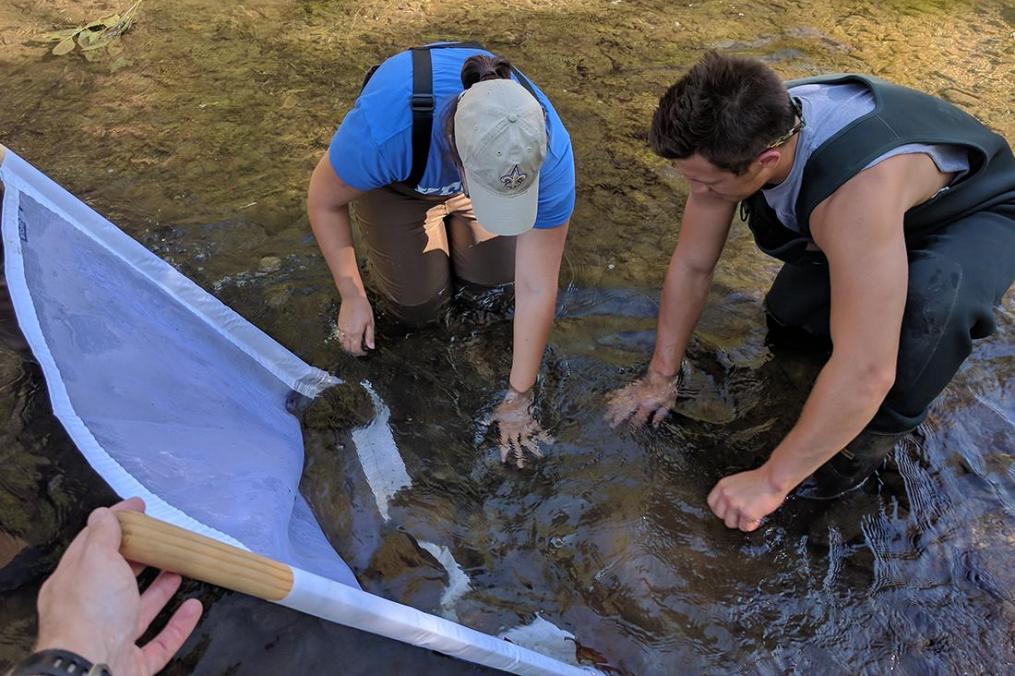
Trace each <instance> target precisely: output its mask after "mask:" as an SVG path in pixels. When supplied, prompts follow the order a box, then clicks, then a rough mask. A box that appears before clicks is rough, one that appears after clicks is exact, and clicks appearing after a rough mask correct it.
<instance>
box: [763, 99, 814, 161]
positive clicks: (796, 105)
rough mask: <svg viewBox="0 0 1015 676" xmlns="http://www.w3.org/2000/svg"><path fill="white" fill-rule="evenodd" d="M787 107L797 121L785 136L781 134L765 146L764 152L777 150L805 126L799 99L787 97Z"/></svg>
mask: <svg viewBox="0 0 1015 676" xmlns="http://www.w3.org/2000/svg"><path fill="white" fill-rule="evenodd" d="M789 105H790V108H792V109H793V113H794V115H795V116H796V119H797V122H796V124H794V125H793V127H792V128H791V129H790V130H789V131H788V132H786V133H785V134H783V135H782V136H780V137H779V138H777V139H775V140H774V141H772V142H771V143H769V144H768V145H767V146H765V150H771V149H772V148H778V147H779V146H781V145H782V144H783V143H785V142H786V141H788V140H790V139H791V138H793V135H794V134H797V133H799V132H800V130H801V129H803V128H804V127H806V126H807V123H806V122H804V110H803V106H802V105H801V104H800V99H798V98H796V97H793V96H791V97H789Z"/></svg>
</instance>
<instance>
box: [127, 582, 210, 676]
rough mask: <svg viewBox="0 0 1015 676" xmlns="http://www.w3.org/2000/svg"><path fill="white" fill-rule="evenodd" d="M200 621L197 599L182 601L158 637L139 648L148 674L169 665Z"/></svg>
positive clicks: (199, 607) (199, 608)
mask: <svg viewBox="0 0 1015 676" xmlns="http://www.w3.org/2000/svg"><path fill="white" fill-rule="evenodd" d="M199 619H201V602H200V601H198V600H197V599H187V600H186V601H184V602H183V603H182V604H181V605H180V607H179V608H177V609H176V612H175V613H173V616H172V617H171V618H169V622H168V623H166V626H165V627H163V629H162V631H160V632H159V633H158V636H156V637H155V638H153V639H152V640H151V641H150V642H149V643H148V644H147V645H145V647H143V648H141V655H142V658H143V660H144V664H145V666H146V667H147V672H146V673H149V674H155V673H158V672H159V671H162V669H163V668H164V667H165V666H166V665H167V664H169V660H170V659H172V657H173V655H175V654H176V652H177V651H178V650H179V649H180V648H181V647H182V646H183V643H184V642H185V641H186V640H187V638H188V637H189V636H190V634H191V632H193V631H194V627H196V626H197V621H198V620H199Z"/></svg>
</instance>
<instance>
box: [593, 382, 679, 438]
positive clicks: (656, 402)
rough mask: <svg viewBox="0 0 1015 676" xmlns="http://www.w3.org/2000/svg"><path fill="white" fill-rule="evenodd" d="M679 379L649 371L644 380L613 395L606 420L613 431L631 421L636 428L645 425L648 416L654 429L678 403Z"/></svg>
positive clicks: (611, 395) (608, 397)
mask: <svg viewBox="0 0 1015 676" xmlns="http://www.w3.org/2000/svg"><path fill="white" fill-rule="evenodd" d="M677 384H678V378H677V377H676V376H664V375H660V374H658V373H656V372H655V371H653V370H652V369H649V371H648V373H646V374H645V375H644V376H643V377H642V378H639V379H638V380H636V381H634V382H633V383H631V384H629V385H627V386H626V387H622V388H620V389H619V390H616V391H614V392H611V393H610V394H609V395H608V396H607V401H608V404H607V409H606V419H607V420H608V421H609V423H610V427H616V426H617V425H619V424H620V423H622V422H624V421H625V420H627V419H628V418H630V419H631V424H632V425H634V426H636V427H637V426H640V425H643V424H644V423H645V422H646V421H647V420H648V419H649V416H651V417H652V426H653V427H659V423H661V422H662V421H663V418H665V417H666V415H667V414H668V413H669V412H670V411H671V410H672V409H673V406H674V404H676V403H677Z"/></svg>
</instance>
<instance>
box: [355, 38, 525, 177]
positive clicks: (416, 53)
mask: <svg viewBox="0 0 1015 676" xmlns="http://www.w3.org/2000/svg"><path fill="white" fill-rule="evenodd" d="M449 48H454V49H484V47H483V45H481V44H479V43H478V42H439V43H435V44H429V45H423V46H422V47H413V48H412V50H411V52H412V97H411V98H410V99H409V108H410V110H412V168H411V169H410V170H409V175H408V176H407V177H406V179H405V182H406V183H407V184H409V186H410V187H412V188H413V189H415V187H416V186H417V185H419V182H420V180H421V179H422V178H423V172H424V171H426V162H427V159H429V157H430V139H431V137H432V135H433V114H434V110H435V109H436V107H437V105H436V99H435V98H434V95H433V60H432V59H431V58H430V50H433V49H449ZM377 68H378V66H374V67H373V68H371V69H370V71H369V72H367V75H366V77H365V78H364V80H363V87H366V85H367V83H368V82H369V81H370V78H371V77H372V76H373V74H374V72H375V71H376V70H377ZM511 71H512V72H513V73H514V75H515V77H516V78H518V82H519V84H521V85H522V86H523V87H525V89H526V90H528V92H529V93H530V94H532V95H533V96H536V89H535V87H533V86H532V83H531V82H530V81H529V79H528V78H527V77H525V75H523V74H522V72H521V71H520V70H518V69H517V68H515V67H514V66H512V67H511ZM536 98H537V99H538V97H536Z"/></svg>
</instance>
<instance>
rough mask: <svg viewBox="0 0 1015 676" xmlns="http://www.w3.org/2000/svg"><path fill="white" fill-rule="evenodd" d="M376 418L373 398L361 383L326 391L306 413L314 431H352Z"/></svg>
mask: <svg viewBox="0 0 1015 676" xmlns="http://www.w3.org/2000/svg"><path fill="white" fill-rule="evenodd" d="M373 417H374V405H373V402H372V401H370V395H369V394H367V391H366V390H364V389H363V387H362V386H361V385H360V384H359V383H350V382H346V383H342V384H341V385H336V386H335V387H332V388H330V389H328V390H325V391H324V392H322V393H321V394H320V395H318V396H317V398H316V399H314V400H313V401H311V402H310V403H309V405H308V406H307V409H306V410H305V411H304V412H303V424H304V425H306V426H307V427H309V428H310V429H319V430H320V429H332V430H333V429H348V428H351V427H361V426H363V425H366V424H368V423H369V422H370V421H371V420H372V419H373Z"/></svg>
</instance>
